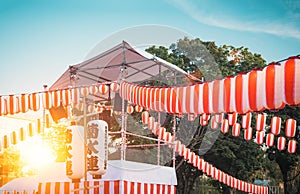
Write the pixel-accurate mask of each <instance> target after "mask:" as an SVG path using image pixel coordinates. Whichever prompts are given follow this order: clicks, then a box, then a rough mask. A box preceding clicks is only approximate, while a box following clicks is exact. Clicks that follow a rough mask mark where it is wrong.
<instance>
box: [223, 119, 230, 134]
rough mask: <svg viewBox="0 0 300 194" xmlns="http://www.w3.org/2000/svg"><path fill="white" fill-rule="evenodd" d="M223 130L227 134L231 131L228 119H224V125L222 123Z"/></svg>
mask: <svg viewBox="0 0 300 194" xmlns="http://www.w3.org/2000/svg"><path fill="white" fill-rule="evenodd" d="M221 131H222V133H224V134H226V133H228V132H229V124H228V120H227V119H224V120H223V121H222V125H221Z"/></svg>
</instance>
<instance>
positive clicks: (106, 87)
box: [99, 84, 109, 94]
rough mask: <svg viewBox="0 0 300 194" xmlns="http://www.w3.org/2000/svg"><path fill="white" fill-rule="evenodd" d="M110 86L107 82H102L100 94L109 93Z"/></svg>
mask: <svg viewBox="0 0 300 194" xmlns="http://www.w3.org/2000/svg"><path fill="white" fill-rule="evenodd" d="M108 89H109V87H108V86H107V85H106V84H101V85H100V86H99V92H100V94H107V92H108Z"/></svg>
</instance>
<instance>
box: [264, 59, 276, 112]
mask: <svg viewBox="0 0 300 194" xmlns="http://www.w3.org/2000/svg"><path fill="white" fill-rule="evenodd" d="M264 70H265V71H266V75H265V76H266V79H265V80H266V83H265V84H266V92H265V93H266V105H267V108H268V109H275V104H274V95H275V65H269V66H267V67H266V68H265V69H264Z"/></svg>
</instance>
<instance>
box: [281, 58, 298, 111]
mask: <svg viewBox="0 0 300 194" xmlns="http://www.w3.org/2000/svg"><path fill="white" fill-rule="evenodd" d="M282 68H283V70H284V75H283V77H284V101H285V103H287V104H289V105H292V106H294V105H299V104H300V76H299V75H300V59H299V57H291V58H290V59H288V60H287V61H286V62H285V63H284V64H283V67H282Z"/></svg>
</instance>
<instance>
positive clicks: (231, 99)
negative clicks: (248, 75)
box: [224, 76, 235, 112]
mask: <svg viewBox="0 0 300 194" xmlns="http://www.w3.org/2000/svg"><path fill="white" fill-rule="evenodd" d="M224 110H225V112H234V111H235V78H234V77H233V76H230V77H226V78H225V79H224Z"/></svg>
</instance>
